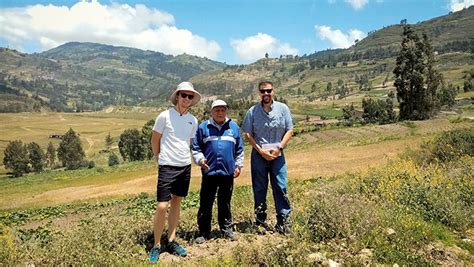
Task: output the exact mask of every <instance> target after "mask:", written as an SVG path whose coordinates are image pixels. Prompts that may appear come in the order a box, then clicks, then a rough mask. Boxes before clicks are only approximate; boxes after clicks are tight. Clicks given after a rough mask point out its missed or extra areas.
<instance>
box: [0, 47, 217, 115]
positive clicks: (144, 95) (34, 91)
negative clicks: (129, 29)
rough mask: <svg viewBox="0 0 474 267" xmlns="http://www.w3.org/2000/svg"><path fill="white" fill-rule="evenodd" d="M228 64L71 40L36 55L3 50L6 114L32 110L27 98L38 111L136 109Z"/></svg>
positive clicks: (0, 68)
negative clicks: (112, 106) (44, 108)
mask: <svg viewBox="0 0 474 267" xmlns="http://www.w3.org/2000/svg"><path fill="white" fill-rule="evenodd" d="M225 66H226V65H225V64H224V63H220V62H217V61H213V60H209V59H207V58H200V57H197V56H191V55H186V54H183V55H178V56H170V55H165V54H163V53H160V52H153V51H143V50H140V49H135V48H127V47H116V46H110V45H103V44H95V43H78V42H71V43H66V44H64V45H61V46H59V47H56V48H53V49H51V50H48V51H46V52H43V53H39V54H32V55H28V54H23V53H19V52H17V51H15V50H10V49H5V48H2V49H0V85H1V86H2V87H0V111H7V112H8V111H13V112H15V111H21V110H23V111H29V110H32V109H33V108H32V107H33V106H32V105H31V103H29V104H26V103H25V104H24V105H21V104H19V103H20V102H22V101H23V102H24V101H25V99H28V100H29V101H30V102H31V101H33V102H34V103H36V105H34V106H35V109H33V110H37V109H38V107H41V106H49V107H50V108H52V109H53V110H58V111H68V110H96V109H100V108H102V107H104V106H106V105H110V104H125V105H136V104H139V103H141V102H143V101H145V100H147V99H150V98H151V99H164V98H165V96H166V97H167V96H168V95H169V91H170V90H172V89H173V88H174V87H175V85H176V84H177V83H179V82H180V81H182V80H188V79H190V78H191V77H192V76H195V75H197V74H200V73H202V72H206V71H210V70H216V69H221V68H223V67H225ZM2 88H3V89H2ZM12 98H14V99H15V100H16V101H14V102H12V100H11V99H12ZM4 100H9V102H7V101H4ZM26 106H28V107H30V108H29V109H28V108H26Z"/></svg>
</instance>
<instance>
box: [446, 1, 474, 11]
mask: <svg viewBox="0 0 474 267" xmlns="http://www.w3.org/2000/svg"><path fill="white" fill-rule="evenodd" d="M472 5H474V0H451V2H450V3H449V8H450V9H451V11H453V12H456V11H459V10H463V9H464V8H468V7H470V6H472Z"/></svg>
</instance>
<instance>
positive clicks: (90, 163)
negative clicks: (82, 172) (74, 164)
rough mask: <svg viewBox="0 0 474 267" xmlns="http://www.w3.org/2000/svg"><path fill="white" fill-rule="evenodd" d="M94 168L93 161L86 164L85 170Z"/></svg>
mask: <svg viewBox="0 0 474 267" xmlns="http://www.w3.org/2000/svg"><path fill="white" fill-rule="evenodd" d="M94 167H95V162H94V161H93V160H91V161H88V162H87V168H89V169H92V168H94Z"/></svg>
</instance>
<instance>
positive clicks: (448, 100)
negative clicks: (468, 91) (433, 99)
mask: <svg viewBox="0 0 474 267" xmlns="http://www.w3.org/2000/svg"><path fill="white" fill-rule="evenodd" d="M457 94H458V91H457V89H456V87H454V85H452V84H449V85H448V86H447V87H446V86H443V87H442V88H441V91H440V92H439V99H440V103H441V105H442V106H446V107H447V108H448V109H451V108H453V107H454V104H456V95H457Z"/></svg>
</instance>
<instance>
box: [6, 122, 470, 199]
mask: <svg viewBox="0 0 474 267" xmlns="http://www.w3.org/2000/svg"><path fill="white" fill-rule="evenodd" d="M107 116H109V115H107ZM116 116H119V115H118V114H116ZM414 125H415V127H414V128H413V127H412V126H410V127H409V126H407V125H405V124H393V125H381V126H377V125H374V126H365V127H358V128H343V129H333V130H325V131H319V132H310V133H306V134H302V135H297V136H295V137H293V139H292V140H291V142H290V145H289V147H288V149H287V151H286V153H287V154H286V157H287V159H288V166H289V177H290V179H307V178H309V177H319V176H332V175H338V174H342V173H344V172H346V171H356V170H362V169H366V168H368V167H370V166H378V165H380V164H383V163H385V162H386V160H387V159H389V158H393V157H394V156H396V155H397V154H399V153H401V152H402V151H404V150H405V149H406V148H407V147H415V146H417V145H418V144H420V142H421V141H422V140H423V139H425V138H426V137H429V136H432V135H433V134H435V133H437V132H440V131H443V130H449V129H451V128H454V127H464V126H466V125H469V123H461V124H452V123H450V122H449V121H448V120H446V119H440V120H431V121H424V122H415V124H414ZM100 140H101V142H102V140H103V138H101V139H100ZM249 151H250V149H249V147H246V159H245V166H250V164H249V160H250V157H249ZM155 183H156V167H155V166H154V163H153V162H151V161H150V162H143V163H134V164H129V163H128V164H124V165H120V166H119V167H118V168H109V167H99V168H95V169H93V170H79V171H75V172H64V171H55V172H48V173H44V174H32V175H29V176H26V177H23V178H18V179H12V178H6V177H4V178H2V179H0V185H1V186H0V188H1V189H0V194H1V195H2V196H4V197H2V199H1V200H0V208H19V207H29V206H36V207H41V206H47V205H51V204H61V203H68V202H72V201H81V200H86V199H95V198H102V199H103V198H110V197H118V196H123V195H126V194H132V195H133V194H138V193H140V192H147V193H150V194H153V193H154V191H155V189H154V188H155ZM236 183H237V184H238V185H248V184H250V169H249V168H248V167H246V168H244V169H243V173H242V175H241V177H239V178H238V179H237V180H236ZM32 185H34V186H32ZM199 185H200V171H199V168H197V167H196V166H194V167H193V171H192V183H191V190H193V191H194V190H198V189H199Z"/></svg>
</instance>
